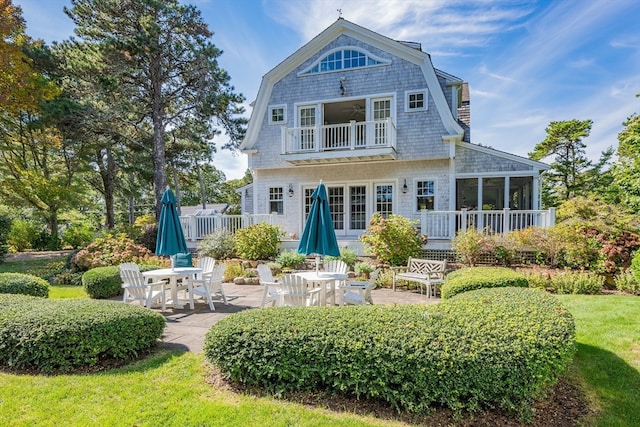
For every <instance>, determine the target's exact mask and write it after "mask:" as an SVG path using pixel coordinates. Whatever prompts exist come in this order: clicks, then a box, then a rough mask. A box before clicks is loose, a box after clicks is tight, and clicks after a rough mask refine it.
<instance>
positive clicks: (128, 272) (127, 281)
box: [120, 262, 166, 312]
mask: <svg viewBox="0 0 640 427" xmlns="http://www.w3.org/2000/svg"><path fill="white" fill-rule="evenodd" d="M120 278H121V279H122V288H123V289H124V295H123V296H122V301H123V302H126V303H128V302H133V301H138V302H142V303H143V305H144V306H145V307H147V308H151V306H152V304H153V303H155V302H158V301H160V302H161V305H162V311H163V312H164V311H165V310H166V297H165V285H166V283H165V282H164V281H159V282H152V283H147V280H146V279H145V278H144V276H142V273H141V272H140V267H138V265H137V264H134V263H132V262H126V263H123V264H120Z"/></svg>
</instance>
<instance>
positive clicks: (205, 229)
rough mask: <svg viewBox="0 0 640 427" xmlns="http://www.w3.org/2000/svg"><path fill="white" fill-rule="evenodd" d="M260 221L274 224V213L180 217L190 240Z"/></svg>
mask: <svg viewBox="0 0 640 427" xmlns="http://www.w3.org/2000/svg"><path fill="white" fill-rule="evenodd" d="M259 222H266V223H268V224H273V215H271V214H265V215H250V214H245V215H198V216H196V215H189V216H181V217H180V224H181V225H182V231H183V232H184V238H185V239H187V240H188V241H195V240H202V239H203V238H204V237H205V236H206V235H207V234H211V233H213V232H214V231H216V230H227V231H229V232H230V233H235V232H236V230H239V229H241V228H245V227H248V226H250V225H253V224H257V223H259Z"/></svg>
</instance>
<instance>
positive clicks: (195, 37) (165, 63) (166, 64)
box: [65, 0, 244, 214]
mask: <svg viewBox="0 0 640 427" xmlns="http://www.w3.org/2000/svg"><path fill="white" fill-rule="evenodd" d="M65 12H66V13H67V15H69V17H70V18H71V19H72V20H73V21H74V23H75V25H76V29H75V32H76V35H77V36H78V37H80V40H79V41H76V40H72V41H71V42H69V46H70V48H72V50H74V51H75V52H76V55H77V56H78V57H79V58H89V59H91V60H90V61H87V62H86V64H89V66H90V67H93V68H94V70H93V72H92V73H90V74H91V75H93V76H96V77H97V78H96V80H95V82H94V88H95V89H96V90H98V91H99V92H100V93H101V94H102V95H103V96H104V98H105V99H106V98H111V99H112V100H113V101H114V103H113V104H110V105H109V108H110V110H112V111H114V112H116V116H118V117H119V118H120V119H121V120H122V123H121V125H122V126H123V127H125V128H127V129H128V130H129V134H130V136H131V140H132V141H136V142H137V143H138V144H140V143H143V144H145V147H144V148H145V149H146V151H147V152H148V153H149V154H150V156H149V158H151V159H152V161H153V187H154V196H155V200H156V214H158V213H159V211H160V207H161V202H160V200H161V198H162V194H163V192H164V189H165V187H166V184H167V178H166V165H167V151H168V150H167V149H168V147H169V146H170V145H171V144H174V143H177V142H182V143H191V144H196V145H197V144H201V143H202V141H209V140H211V139H212V138H213V136H215V135H216V134H217V133H218V132H219V131H220V129H223V130H224V131H225V132H226V133H227V134H228V135H229V137H230V142H229V144H227V145H228V146H229V147H234V146H235V144H236V143H237V142H238V141H239V139H240V137H241V135H242V133H243V126H242V125H243V124H244V120H243V119H238V118H236V114H239V113H241V112H242V109H241V107H239V104H240V103H241V102H242V101H243V98H242V96H241V95H237V94H235V93H234V91H233V87H232V86H230V84H229V81H230V77H229V75H228V74H227V73H226V71H224V70H223V69H221V68H220V67H219V66H218V62H217V57H218V56H220V54H221V51H220V50H218V49H217V48H216V47H215V46H214V45H213V44H212V43H211V42H210V38H211V36H212V33H211V32H210V31H209V29H208V28H207V25H206V23H205V22H204V21H203V20H202V18H201V16H200V12H199V11H198V10H197V9H196V8H195V7H194V6H191V5H182V4H180V3H178V1H177V0H163V1H160V0H135V1H134V0H72V2H71V8H65ZM179 151H181V150H175V151H174V152H176V153H177V152H179Z"/></svg>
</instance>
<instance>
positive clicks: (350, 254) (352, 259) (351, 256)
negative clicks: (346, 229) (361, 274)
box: [324, 246, 358, 269]
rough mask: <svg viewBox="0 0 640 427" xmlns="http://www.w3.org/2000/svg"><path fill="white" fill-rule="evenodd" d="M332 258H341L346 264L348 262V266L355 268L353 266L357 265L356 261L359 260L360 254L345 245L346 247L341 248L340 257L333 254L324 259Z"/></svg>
mask: <svg viewBox="0 0 640 427" xmlns="http://www.w3.org/2000/svg"><path fill="white" fill-rule="evenodd" d="M332 259H339V260H341V261H342V262H344V263H345V264H347V268H350V269H351V268H353V266H354V265H355V263H356V261H357V260H358V255H357V254H356V253H355V251H354V250H353V249H351V248H350V247H348V246H345V247H344V248H340V256H339V257H333V256H325V257H324V261H325V262H326V261H330V260H332Z"/></svg>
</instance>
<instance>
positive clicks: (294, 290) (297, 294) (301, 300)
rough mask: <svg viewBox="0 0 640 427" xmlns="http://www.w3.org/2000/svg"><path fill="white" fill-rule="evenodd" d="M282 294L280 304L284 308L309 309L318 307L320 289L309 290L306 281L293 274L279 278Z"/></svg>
mask: <svg viewBox="0 0 640 427" xmlns="http://www.w3.org/2000/svg"><path fill="white" fill-rule="evenodd" d="M280 286H281V289H282V293H281V294H280V302H281V304H282V305H284V306H296V307H309V306H312V305H320V291H321V289H320V288H314V289H309V288H308V286H307V280H306V279H305V278H304V277H300V276H296V275H295V274H286V275H284V276H282V277H281V278H280Z"/></svg>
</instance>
